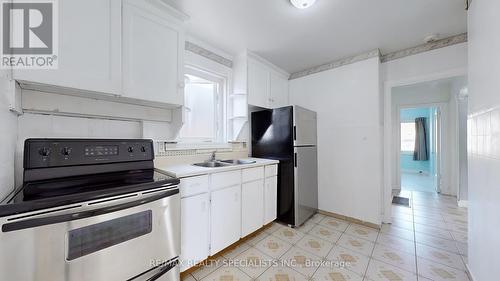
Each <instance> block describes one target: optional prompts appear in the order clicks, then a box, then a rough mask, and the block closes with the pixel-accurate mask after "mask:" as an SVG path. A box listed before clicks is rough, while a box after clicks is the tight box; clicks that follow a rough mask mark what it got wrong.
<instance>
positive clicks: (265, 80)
mask: <svg viewBox="0 0 500 281" xmlns="http://www.w3.org/2000/svg"><path fill="white" fill-rule="evenodd" d="M247 83H248V104H251V105H255V106H259V107H265V108H267V107H269V69H268V68H267V66H266V65H264V64H263V63H261V62H259V61H256V60H254V59H252V58H248V81H247Z"/></svg>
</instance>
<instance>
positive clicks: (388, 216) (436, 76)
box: [380, 68, 467, 223]
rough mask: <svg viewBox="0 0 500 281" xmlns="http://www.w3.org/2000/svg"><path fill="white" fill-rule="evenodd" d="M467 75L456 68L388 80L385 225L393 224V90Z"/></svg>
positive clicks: (385, 105)
mask: <svg viewBox="0 0 500 281" xmlns="http://www.w3.org/2000/svg"><path fill="white" fill-rule="evenodd" d="M465 75H467V68H455V69H451V70H448V71H443V72H437V73H432V74H429V75H423V76H417V77H410V78H406V79H401V80H388V81H385V82H384V85H383V91H384V93H383V95H384V96H383V97H384V101H383V102H384V125H383V127H384V135H383V141H384V143H383V151H384V152H383V155H384V164H383V171H384V174H383V178H382V181H383V187H382V192H381V193H382V194H381V197H382V202H381V210H380V212H381V217H382V222H383V223H391V222H392V173H393V171H392V167H393V159H392V148H393V138H392V126H393V124H392V123H393V122H392V113H393V112H392V94H393V92H392V89H393V88H395V87H400V86H408V85H412V84H417V83H421V82H430V81H435V80H440V79H446V78H453V77H458V76H465Z"/></svg>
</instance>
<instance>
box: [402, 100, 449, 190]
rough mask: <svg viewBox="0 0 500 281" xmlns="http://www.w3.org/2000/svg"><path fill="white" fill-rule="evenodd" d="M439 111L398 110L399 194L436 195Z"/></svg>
mask: <svg viewBox="0 0 500 281" xmlns="http://www.w3.org/2000/svg"><path fill="white" fill-rule="evenodd" d="M440 124H441V121H440V109H439V107H435V106H426V107H403V108H400V109H399V136H400V138H399V139H400V143H399V148H400V149H399V151H400V152H399V175H400V176H399V179H400V186H401V191H402V192H411V191H418V192H430V193H433V192H439V190H440V189H439V180H438V178H439V177H438V175H439V169H438V167H439V166H440V165H439V159H438V152H439V143H440V139H441V135H440V134H441V130H440V128H441V126H440Z"/></svg>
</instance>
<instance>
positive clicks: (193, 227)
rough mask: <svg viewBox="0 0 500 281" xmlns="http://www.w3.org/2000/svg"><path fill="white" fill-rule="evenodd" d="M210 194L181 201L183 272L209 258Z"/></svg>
mask: <svg viewBox="0 0 500 281" xmlns="http://www.w3.org/2000/svg"><path fill="white" fill-rule="evenodd" d="M209 205H210V202H209V199H208V193H204V194H200V195H196V196H193V197H188V198H182V199H181V260H182V261H184V262H183V263H182V264H181V271H184V270H186V269H188V268H190V267H192V266H194V264H190V263H198V262H200V261H202V260H204V259H206V258H207V257H208V256H209V243H210V240H209V237H208V235H209V226H208V222H209Z"/></svg>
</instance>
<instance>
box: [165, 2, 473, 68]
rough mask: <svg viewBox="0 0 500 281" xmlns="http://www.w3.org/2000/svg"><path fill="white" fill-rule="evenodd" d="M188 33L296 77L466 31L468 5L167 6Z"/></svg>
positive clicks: (188, 3) (322, 3) (327, 3)
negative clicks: (257, 57)
mask: <svg viewBox="0 0 500 281" xmlns="http://www.w3.org/2000/svg"><path fill="white" fill-rule="evenodd" d="M164 1H166V2H170V3H171V4H172V5H173V6H174V7H176V8H177V9H179V10H181V11H183V12H185V13H186V14H188V15H189V16H190V20H189V21H188V22H187V28H188V33H189V34H191V35H193V36H194V37H196V38H199V39H200V40H202V41H205V42H207V43H209V44H210V45H213V46H215V47H218V48H220V49H222V50H224V51H225V52H227V53H230V54H233V55H234V54H238V53H240V52H242V51H244V50H245V49H248V50H250V51H252V52H255V53H257V54H258V55H260V56H262V57H264V58H265V59H267V60H269V61H270V62H272V63H274V64H276V65H277V66H279V67H281V68H283V69H284V70H286V71H288V72H290V73H293V72H296V71H300V70H304V69H306V68H308V67H312V66H316V65H320V64H323V63H326V62H329V61H332V60H336V59H340V58H344V57H347V56H351V55H356V54H359V53H362V52H365V51H369V50H372V49H375V48H379V49H380V50H381V52H382V53H388V52H393V51H397V50H401V49H404V48H408V47H412V46H416V45H418V44H422V43H423V39H424V37H426V36H428V35H430V34H434V33H438V34H439V35H440V37H441V38H444V37H448V36H452V35H456V34H460V33H463V32H466V30H467V26H466V24H467V14H466V12H465V10H464V1H463V0H317V1H316V4H315V5H314V6H312V7H311V8H309V9H305V10H299V9H296V8H294V7H293V6H292V5H291V4H290V2H289V0H164Z"/></svg>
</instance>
